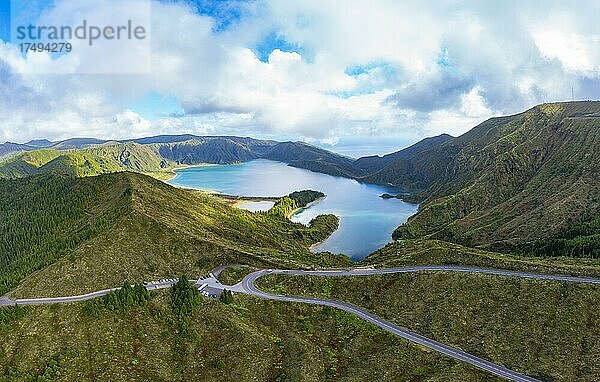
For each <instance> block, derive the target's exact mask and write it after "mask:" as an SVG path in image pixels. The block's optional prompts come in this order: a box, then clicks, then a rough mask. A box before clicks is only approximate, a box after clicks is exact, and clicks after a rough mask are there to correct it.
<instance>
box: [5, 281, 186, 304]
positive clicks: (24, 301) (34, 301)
mask: <svg viewBox="0 0 600 382" xmlns="http://www.w3.org/2000/svg"><path fill="white" fill-rule="evenodd" d="M193 281H194V282H195V281H196V280H193ZM176 282H177V280H175V281H161V282H159V281H157V282H151V283H148V284H146V288H147V289H148V290H153V289H164V288H170V287H171V286H173V285H174V284H175V283H176ZM119 289H121V288H111V289H103V290H99V291H97V292H92V293H88V294H81V295H77V296H68V297H46V298H25V299H19V300H11V299H10V298H9V296H5V297H3V298H2V299H0V306H15V305H47V304H55V303H65V302H80V301H86V300H91V299H94V298H97V297H101V296H104V295H107V294H109V293H110V292H112V291H116V290H119Z"/></svg>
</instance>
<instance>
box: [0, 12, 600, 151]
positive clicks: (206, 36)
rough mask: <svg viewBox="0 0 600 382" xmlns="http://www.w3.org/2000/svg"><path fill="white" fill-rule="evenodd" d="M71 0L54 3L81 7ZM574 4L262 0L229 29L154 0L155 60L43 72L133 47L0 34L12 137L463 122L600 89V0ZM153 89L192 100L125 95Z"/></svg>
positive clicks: (414, 131)
mask: <svg viewBox="0 0 600 382" xmlns="http://www.w3.org/2000/svg"><path fill="white" fill-rule="evenodd" d="M68 1H71V0H60V1H57V9H56V10H54V11H53V12H52V13H50V14H47V15H45V16H44V17H46V19H47V20H52V22H53V23H60V22H62V21H64V20H67V19H69V18H71V19H72V18H73V15H72V14H70V13H69V12H67V11H66V9H67V8H68V7H67V2H68ZM119 4H120V5H119V6H120V7H126V6H127V5H126V4H127V2H119ZM578 4H579V5H578V6H577V7H567V6H565V5H564V4H563V3H561V2H558V1H556V2H554V1H549V2H545V3H544V7H543V8H541V7H540V5H539V2H528V1H524V2H514V3H508V4H507V3H502V4H492V3H487V2H486V3H483V2H478V1H474V2H472V3H470V4H465V3H457V2H454V1H443V2H436V3H435V4H434V3H428V2H422V1H402V2H399V1H395V0H378V1H370V2H364V1H343V2H342V1H333V0H331V1H322V0H319V1H317V0H303V1H285V2H283V1H276V0H273V1H267V0H265V1H260V2H259V3H253V4H251V5H248V9H250V11H249V13H248V14H247V15H245V16H244V17H242V18H241V20H240V21H239V22H238V23H237V24H234V25H232V26H230V27H229V29H228V30H226V31H223V32H220V33H217V32H214V27H215V21H214V20H213V19H211V18H210V17H207V16H201V15H198V14H195V13H194V11H193V8H191V7H188V6H186V5H185V4H183V3H173V2H165V3H160V2H156V1H155V2H154V3H153V7H152V28H151V36H152V39H151V42H152V56H151V58H150V59H149V61H150V64H151V69H152V71H151V73H150V74H134V75H116V74H113V75H41V74H35V73H36V72H38V73H39V72H44V71H46V72H48V71H50V72H60V70H66V71H67V72H73V71H75V72H76V71H77V70H78V69H80V68H81V65H89V64H91V63H92V64H94V65H96V67H98V66H104V69H106V71H105V72H108V73H110V72H113V73H114V72H115V71H117V70H114V71H113V70H112V69H118V66H119V65H123V60H126V59H127V55H126V54H125V55H124V54H123V53H124V52H112V53H111V52H110V50H108V49H107V48H106V47H100V48H101V49H96V50H80V51H75V52H74V54H73V55H70V56H64V57H62V58H59V59H51V58H50V57H49V56H47V55H43V54H30V55H29V57H28V58H27V59H24V58H22V57H21V55H20V54H19V52H18V51H17V48H16V47H15V46H14V45H9V44H2V45H0V85H1V87H0V113H1V115H2V116H3V119H2V124H1V125H0V126H2V127H0V139H6V140H17V141H23V140H27V139H30V138H39V137H47V138H64V137H68V136H73V135H77V136H84V135H89V136H99V137H109V138H123V137H128V136H140V135H144V134H146V135H148V134H164V133H182V132H192V133H196V134H224V133H227V134H239V135H257V136H260V135H262V136H278V135H281V136H286V137H290V136H297V137H304V138H306V139H319V140H322V141H327V142H336V141H337V139H338V138H339V137H343V136H360V135H386V136H389V135H402V136H409V135H410V136H414V135H416V136H421V137H422V136H424V135H431V134H439V133H442V132H449V133H453V134H459V133H461V132H464V131H466V130H467V129H469V128H470V127H472V126H473V125H474V124H476V123H478V122H481V121H482V120H484V119H486V118H488V117H490V116H492V115H498V114H503V113H513V112H517V111H520V110H522V109H524V108H527V107H529V106H532V105H534V104H536V103H540V102H545V101H552V100H562V99H568V98H569V97H570V89H571V87H572V86H573V87H575V91H576V93H577V94H578V95H579V96H580V97H582V98H598V96H599V95H600V94H599V91H600V90H599V89H600V74H599V73H600V31H599V27H598V23H597V16H598V15H599V14H600V5H598V2H596V1H593V0H590V1H581V2H580V3H578ZM87 7H88V8H87V11H86V12H95V14H96V15H98V16H97V17H99V19H101V20H105V21H109V20H110V18H109V15H110V12H107V13H102V12H103V10H102V9H101V8H94V3H92V2H90V3H89V4H88V6H87ZM128 11H132V12H134V13H135V11H134V10H131V9H125V8H124V9H122V12H123V13H124V14H127V12H128ZM65 22H66V21H65ZM273 33H275V34H277V35H278V36H280V37H281V38H284V39H285V40H287V41H288V42H289V43H290V45H291V46H298V47H300V49H298V51H297V52H286V51H282V50H279V49H273V50H272V51H271V52H270V54H269V55H268V60H266V62H263V61H261V60H260V59H259V58H258V57H257V55H256V54H255V53H254V52H253V50H252V49H253V48H254V46H255V45H256V44H257V43H258V42H259V41H261V40H263V39H264V38H265V36H267V35H269V34H273ZM274 48H275V47H274ZM113 53H114V54H113ZM111 57H112V59H109V58H111ZM117 58H118V59H117ZM350 67H354V68H358V70H357V72H356V73H353V74H352V73H351V74H347V73H346V72H347V69H348V68H350ZM19 73H21V74H19ZM590 84H591V85H590ZM148 92H156V93H162V94H167V95H169V96H172V97H175V98H176V99H177V100H179V102H180V103H181V105H182V107H183V109H184V110H185V112H186V114H185V115H183V116H172V117H166V118H160V119H157V120H152V121H150V120H145V119H143V118H142V117H140V116H139V115H137V114H136V110H129V109H130V108H129V106H127V105H128V104H129V101H131V100H134V99H136V98H138V97H141V96H143V95H145V94H147V93H148Z"/></svg>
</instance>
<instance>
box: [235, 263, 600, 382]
mask: <svg viewBox="0 0 600 382" xmlns="http://www.w3.org/2000/svg"><path fill="white" fill-rule="evenodd" d="M424 271H429V272H431V271H448V272H470V273H483V274H491V275H500V276H510V277H522V278H532V279H544V280H557V281H569V282H584V283H593V284H600V279H594V278H582V277H573V276H554V275H545V274H534V273H525V272H516V271H507V270H500V269H487V268H474V267H462V266H446V265H439V266H438V265H433V266H414V267H403V268H387V269H374V268H369V269H364V268H363V269H348V270H321V271H299V270H261V271H257V272H253V273H251V274H249V275H247V276H246V277H245V278H244V279H243V280H242V281H241V282H240V283H239V284H236V285H235V286H234V287H233V288H232V290H235V291H238V292H242V293H247V294H250V295H253V296H256V297H260V298H265V299H270V300H278V301H290V302H299V303H306V304H313V305H325V306H331V307H334V308H338V309H342V310H344V311H346V312H348V313H351V314H354V315H356V316H358V317H360V318H362V319H364V320H366V321H368V322H371V323H372V324H374V325H377V326H378V327H380V328H382V329H383V330H386V331H388V332H390V333H392V334H395V335H397V336H400V337H402V338H404V339H407V340H409V341H412V342H415V343H417V344H419V345H422V346H425V347H428V348H430V349H433V350H436V351H438V352H440V353H442V354H444V355H447V356H449V357H452V358H455V359H457V360H460V361H463V362H467V363H469V364H471V365H473V366H475V367H478V368H480V369H483V370H486V371H488V372H490V373H492V374H494V375H497V376H500V377H504V378H507V379H509V380H512V381H518V382H533V381H538V380H537V379H535V378H532V377H529V376H527V375H524V374H521V373H518V372H516V371H513V370H510V369H508V368H506V367H504V366H502V365H498V364H495V363H492V362H489V361H486V360H484V359H482V358H479V357H476V356H474V355H471V354H469V353H466V352H464V351H462V350H459V349H456V348H453V347H451V346H448V345H444V344H442V343H440V342H437V341H435V340H432V339H430V338H427V337H424V336H422V335H420V334H417V333H415V332H412V331H410V330H408V329H406V328H403V327H400V326H398V325H395V324H393V323H391V322H389V321H387V320H384V319H382V318H380V317H378V316H376V315H374V314H373V313H370V312H368V311H366V310H364V309H362V308H360V307H358V306H356V305H353V304H349V303H345V302H340V301H334V300H328V299H321V298H308V297H294V296H283V295H275V294H270V293H265V292H263V291H261V290H259V289H258V288H256V286H255V285H254V283H255V281H256V280H257V279H258V278H260V277H263V276H266V275H269V274H286V275H312V276H361V275H362V276H365V275H383V274H392V273H409V272H424ZM538 382H539V381H538Z"/></svg>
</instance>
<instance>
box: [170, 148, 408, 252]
mask: <svg viewBox="0 0 600 382" xmlns="http://www.w3.org/2000/svg"><path fill="white" fill-rule="evenodd" d="M169 183H171V184H173V185H178V186H185V187H191V188H198V189H204V190H214V191H218V192H221V193H224V194H229V195H240V196H283V195H287V194H289V193H291V192H293V191H299V190H307V189H311V190H316V191H321V192H323V193H325V195H327V197H326V198H325V199H324V200H323V201H321V202H320V203H317V204H315V205H313V206H311V207H310V208H308V209H306V210H304V211H302V212H301V213H299V214H296V215H294V216H293V217H292V220H293V221H296V222H300V223H303V224H307V223H308V222H310V221H311V219H313V218H314V217H315V216H317V215H321V214H335V215H337V216H338V217H339V218H340V228H339V229H338V230H337V231H336V232H335V233H334V234H333V235H332V236H331V237H329V238H328V239H327V240H326V241H324V242H323V243H321V244H320V245H318V246H317V247H316V248H315V249H314V250H315V251H316V252H322V251H330V252H333V253H343V254H345V255H348V256H349V257H351V258H352V259H353V260H360V259H362V258H364V257H366V256H367V255H369V254H370V253H371V252H373V251H375V250H377V249H378V248H381V247H382V246H383V245H385V244H386V243H388V242H390V241H391V235H392V232H393V231H394V229H396V227H398V226H399V225H400V224H402V223H404V222H405V221H406V219H408V217H409V216H411V215H413V214H415V213H416V212H417V206H416V205H414V204H408V203H405V202H403V201H401V200H399V199H382V198H380V197H379V195H381V194H383V193H397V192H398V191H399V190H397V189H394V188H390V187H385V186H379V185H373V184H365V183H359V182H357V181H355V180H351V179H346V178H341V177H336V176H329V175H325V174H319V173H315V172H311V171H308V170H303V169H298V168H294V167H290V166H287V165H286V164H284V163H280V162H273V161H268V160H262V159H260V160H255V161H251V162H246V163H242V164H234V165H219V166H203V167H190V168H186V169H182V170H177V176H176V177H175V178H173V179H172V180H171V181H170V182H169ZM248 207H249V206H248V205H247V206H246V208H248ZM262 207H263V208H264V206H262Z"/></svg>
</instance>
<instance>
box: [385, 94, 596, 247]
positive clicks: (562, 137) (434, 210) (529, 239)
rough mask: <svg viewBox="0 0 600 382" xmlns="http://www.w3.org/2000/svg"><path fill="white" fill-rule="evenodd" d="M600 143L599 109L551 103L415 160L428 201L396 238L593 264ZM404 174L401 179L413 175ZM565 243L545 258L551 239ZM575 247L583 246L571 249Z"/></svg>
mask: <svg viewBox="0 0 600 382" xmlns="http://www.w3.org/2000/svg"><path fill="white" fill-rule="evenodd" d="M599 143H600V102H575V103H562V104H547V105H541V106H538V107H535V108H533V109H531V110H528V111H526V112H524V113H521V114H518V115H515V116H511V117H502V118H493V119H491V120H489V121H486V122H484V123H482V124H481V125H479V126H477V127H475V128H474V129H473V130H471V131H469V132H468V133H466V134H464V135H462V136H460V137H458V138H455V139H453V140H450V141H448V142H446V143H443V144H442V145H440V146H438V147H436V148H434V149H432V150H430V151H428V152H425V153H423V154H421V155H420V158H414V159H412V161H413V163H412V164H411V167H412V168H420V169H425V170H419V171H421V175H422V176H421V177H420V178H418V179H417V181H416V182H415V183H414V186H415V188H420V189H422V190H424V191H422V192H421V193H420V195H421V198H422V199H424V203H423V204H422V206H421V208H420V210H419V212H418V213H417V214H416V215H415V216H413V217H411V218H410V219H409V221H408V222H407V223H406V224H405V225H403V226H401V227H400V228H399V229H398V230H397V231H396V232H395V237H396V238H413V237H423V236H428V237H434V238H440V239H444V240H449V241H453V242H456V243H460V244H465V245H470V246H480V247H485V248H492V249H496V250H502V251H525V252H532V251H533V252H534V253H536V254H540V255H575V256H581V257H585V256H594V257H597V256H598V255H599V253H598V249H597V248H598V247H597V245H598V240H597V237H598V236H597V235H598V234H599V233H600V230H598V224H597V223H594V222H595V221H596V222H597V219H598V216H599V213H600V183H599V182H598V179H599V178H600V151H598V149H597V148H598V144H599ZM401 168H403V166H397V167H396V168H395V169H396V170H397V171H399V172H400V173H401V174H402V175H401V176H399V177H398V179H404V178H403V176H407V174H410V171H403V170H402V169H401ZM388 174H389V172H388ZM401 182H403V181H401ZM588 222H589V223H588ZM574 227H583V228H582V229H580V230H576V229H574ZM580 236H581V237H580ZM563 237H564V238H565V240H571V243H570V244H569V243H566V242H563V246H562V247H561V245H560V244H556V245H555V246H554V247H553V248H554V250H552V251H550V250H549V249H550V248H551V247H552V246H549V245H547V241H548V240H555V239H560V238H563ZM578 241H579V243H581V241H585V242H586V243H587V244H588V247H586V248H587V249H585V250H582V251H577V250H573V248H575V246H576V245H577V244H578V243H577V242H578ZM571 244H572V245H571ZM590 247H591V248H590ZM594 247H595V248H596V249H594ZM542 248H547V249H548V250H547V251H543V250H541V249H542ZM560 248H563V249H565V250H564V251H563V250H560Z"/></svg>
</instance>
